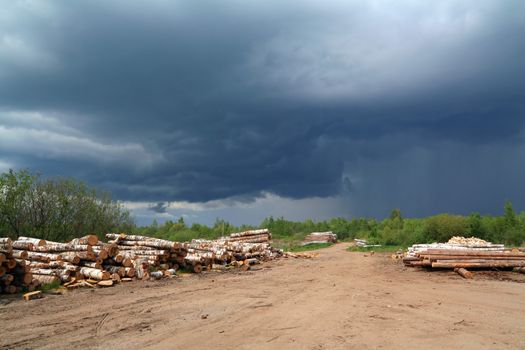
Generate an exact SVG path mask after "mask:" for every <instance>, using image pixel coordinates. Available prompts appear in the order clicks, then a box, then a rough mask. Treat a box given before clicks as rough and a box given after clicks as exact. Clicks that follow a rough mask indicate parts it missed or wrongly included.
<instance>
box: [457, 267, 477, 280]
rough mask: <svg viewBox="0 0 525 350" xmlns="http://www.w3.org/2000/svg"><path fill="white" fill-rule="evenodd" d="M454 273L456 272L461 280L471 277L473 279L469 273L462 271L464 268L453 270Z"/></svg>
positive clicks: (465, 270)
mask: <svg viewBox="0 0 525 350" xmlns="http://www.w3.org/2000/svg"><path fill="white" fill-rule="evenodd" d="M454 271H456V273H458V274H459V275H460V276H461V277H463V278H468V279H471V278H472V277H474V275H473V274H472V272H470V271H469V270H467V269H464V268H458V269H454Z"/></svg>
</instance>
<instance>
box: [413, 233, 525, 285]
mask: <svg viewBox="0 0 525 350" xmlns="http://www.w3.org/2000/svg"><path fill="white" fill-rule="evenodd" d="M403 262H404V264H405V265H406V266H411V267H427V268H433V269H454V270H455V271H456V272H458V273H459V274H460V275H461V276H463V277H465V278H471V277H472V274H471V273H470V272H469V271H468V270H466V269H491V268H501V269H504V268H522V267H525V252H522V251H520V250H518V249H505V247H504V245H502V244H492V243H490V242H486V241H483V240H480V239H477V238H473V237H471V238H468V239H467V238H463V237H460V238H458V237H453V239H451V241H449V242H447V243H433V244H426V245H423V244H417V245H414V246H412V247H411V248H409V250H408V253H407V255H406V256H405V258H403Z"/></svg>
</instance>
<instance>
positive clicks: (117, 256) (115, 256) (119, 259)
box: [111, 254, 125, 266]
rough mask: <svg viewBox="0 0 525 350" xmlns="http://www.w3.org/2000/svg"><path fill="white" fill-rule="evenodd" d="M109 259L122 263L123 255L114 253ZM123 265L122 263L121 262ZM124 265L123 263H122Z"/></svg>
mask: <svg viewBox="0 0 525 350" xmlns="http://www.w3.org/2000/svg"><path fill="white" fill-rule="evenodd" d="M111 260H113V261H114V262H115V263H117V264H120V263H122V260H124V256H123V255H121V254H116V255H114V256H112V257H111ZM123 265H124V264H123ZM124 266H125V265H124Z"/></svg>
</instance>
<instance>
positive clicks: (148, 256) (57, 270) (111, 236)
mask: <svg viewBox="0 0 525 350" xmlns="http://www.w3.org/2000/svg"><path fill="white" fill-rule="evenodd" d="M106 238H107V239H108V243H104V242H101V241H99V239H98V237H97V236H95V235H88V236H85V237H81V238H76V239H74V240H72V241H70V242H68V243H60V242H51V241H46V240H42V239H38V238H31V237H19V238H18V239H17V240H16V241H12V240H11V239H9V238H0V292H5V293H16V292H21V291H33V290H34V289H36V288H37V287H39V286H40V285H42V284H63V285H64V286H65V287H66V288H76V287H80V286H88V287H94V286H111V285H113V284H115V283H119V282H121V281H130V280H132V279H133V278H135V279H147V278H152V279H159V278H163V277H171V276H175V274H176V271H177V269H179V268H187V269H189V270H191V271H193V272H196V273H199V272H201V271H202V270H203V269H206V270H211V269H216V270H223V269H227V268H231V267H243V268H245V269H248V268H249V266H251V265H254V264H258V263H260V262H261V261H264V260H270V259H274V258H277V257H280V256H282V254H283V252H282V250H279V249H275V248H273V247H272V246H271V245H270V243H271V233H270V231H268V230H267V229H263V230H251V231H245V232H239V233H234V234H231V235H230V236H228V237H222V238H220V239H218V240H213V241H207V240H193V241H192V242H191V243H178V242H173V241H169V240H165V239H159V238H153V237H147V236H138V235H127V234H123V233H121V234H116V233H108V234H106Z"/></svg>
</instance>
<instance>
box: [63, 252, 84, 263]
mask: <svg viewBox="0 0 525 350" xmlns="http://www.w3.org/2000/svg"><path fill="white" fill-rule="evenodd" d="M61 255H62V260H64V261H67V262H70V263H72V264H75V265H78V264H79V263H80V257H79V256H78V255H77V253H75V252H64V253H62V254H61Z"/></svg>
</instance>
